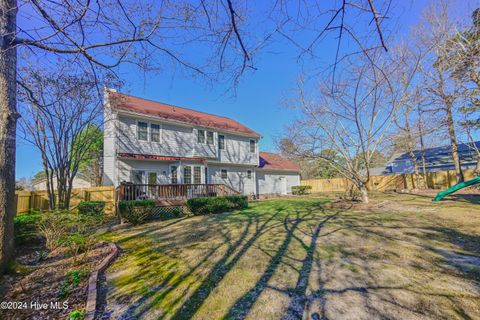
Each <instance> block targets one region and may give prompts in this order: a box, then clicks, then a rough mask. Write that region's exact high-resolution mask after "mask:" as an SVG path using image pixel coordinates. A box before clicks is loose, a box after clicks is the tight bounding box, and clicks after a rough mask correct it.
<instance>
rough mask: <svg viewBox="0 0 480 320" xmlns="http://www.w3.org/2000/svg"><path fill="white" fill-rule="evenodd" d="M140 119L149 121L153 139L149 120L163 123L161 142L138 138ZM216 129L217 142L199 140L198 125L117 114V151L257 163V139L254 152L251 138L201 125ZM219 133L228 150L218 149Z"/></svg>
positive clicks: (225, 161) (161, 124)
mask: <svg viewBox="0 0 480 320" xmlns="http://www.w3.org/2000/svg"><path fill="white" fill-rule="evenodd" d="M138 121H142V122H147V123H148V124H149V131H148V133H149V134H148V136H149V140H150V123H155V124H160V126H161V129H160V142H152V141H149V140H148V141H143V140H138V139H137V123H138ZM202 129H203V130H205V131H212V132H214V143H213V144H207V143H206V141H205V143H198V142H197V128H193V127H188V126H182V125H175V124H171V123H166V122H162V121H161V120H159V121H153V120H142V119H140V118H138V119H137V118H134V117H130V116H126V115H120V116H119V117H118V129H117V135H118V139H117V143H118V152H120V153H134V154H148V155H161V156H176V157H203V158H208V159H211V160H216V161H219V162H222V163H229V164H248V165H258V141H256V144H257V148H256V150H255V152H253V153H252V152H250V138H248V137H242V136H236V135H233V134H228V133H221V132H217V131H215V130H213V129H209V128H202ZM218 134H222V135H224V136H225V150H218Z"/></svg>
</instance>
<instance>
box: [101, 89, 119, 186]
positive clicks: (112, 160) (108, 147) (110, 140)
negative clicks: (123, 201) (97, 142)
mask: <svg viewBox="0 0 480 320" xmlns="http://www.w3.org/2000/svg"><path fill="white" fill-rule="evenodd" d="M103 119H104V120H103V131H104V134H103V185H106V186H108V185H117V184H118V181H117V180H116V179H115V177H116V155H117V132H118V120H117V114H116V113H112V112H111V109H110V103H109V101H108V94H107V93H105V107H104V115H103Z"/></svg>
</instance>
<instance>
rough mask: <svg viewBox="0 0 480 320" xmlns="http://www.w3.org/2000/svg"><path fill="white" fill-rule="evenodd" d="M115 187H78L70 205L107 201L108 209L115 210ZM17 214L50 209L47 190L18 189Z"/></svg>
mask: <svg viewBox="0 0 480 320" xmlns="http://www.w3.org/2000/svg"><path fill="white" fill-rule="evenodd" d="M114 199H115V189H114V188H113V186H106V187H91V188H78V189H73V190H72V197H71V200H70V207H75V206H76V205H78V204H79V203H80V202H81V201H105V202H106V206H105V209H106V211H113V209H114ZM15 200H16V203H17V214H20V213H25V212H28V211H29V210H48V196H47V192H46V191H17V192H15Z"/></svg>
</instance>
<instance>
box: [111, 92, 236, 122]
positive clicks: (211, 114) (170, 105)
mask: <svg viewBox="0 0 480 320" xmlns="http://www.w3.org/2000/svg"><path fill="white" fill-rule="evenodd" d="M109 92H111V93H114V94H119V95H122V96H128V97H131V98H136V99H140V100H145V101H151V102H155V103H160V104H164V105H167V106H169V107H173V108H180V109H185V110H189V111H195V112H198V113H203V114H208V115H210V116H215V117H219V118H224V119H228V120H232V121H235V122H236V123H238V124H241V123H240V122H238V121H237V120H235V119H232V118H230V117H227V116H220V115H218V114H213V113H209V112H204V111H199V110H196V109H192V108H186V107H181V106H177V105H174V104H170V103H165V102H161V101H157V100H152V99H147V98H143V97H139V96H134V95H131V94H127V93H123V92H118V91H111V90H109ZM242 125H243V124H242Z"/></svg>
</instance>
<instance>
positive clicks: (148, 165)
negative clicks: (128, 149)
mask: <svg viewBox="0 0 480 320" xmlns="http://www.w3.org/2000/svg"><path fill="white" fill-rule="evenodd" d="M117 163H118V181H119V182H122V181H126V182H131V180H132V179H131V172H132V170H143V171H145V172H146V173H145V175H146V174H147V172H156V173H157V179H158V183H159V184H169V183H170V166H169V163H167V162H159V161H148V160H123V159H119V160H118V161H117ZM145 183H146V181H145Z"/></svg>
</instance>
